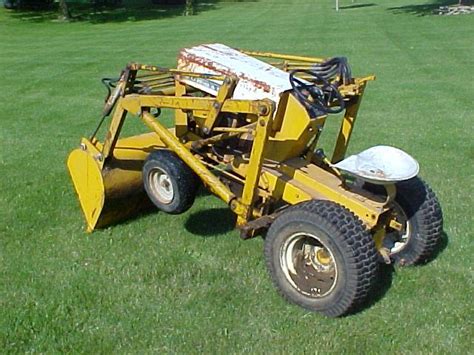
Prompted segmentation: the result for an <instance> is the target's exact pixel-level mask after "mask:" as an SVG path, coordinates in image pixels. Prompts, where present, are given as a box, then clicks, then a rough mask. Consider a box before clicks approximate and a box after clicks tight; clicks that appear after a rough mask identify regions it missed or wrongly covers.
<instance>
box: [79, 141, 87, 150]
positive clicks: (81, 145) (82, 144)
mask: <svg viewBox="0 0 474 355" xmlns="http://www.w3.org/2000/svg"><path fill="white" fill-rule="evenodd" d="M79 147H80V148H81V150H87V145H86V144H85V143H81V144H80V145H79Z"/></svg>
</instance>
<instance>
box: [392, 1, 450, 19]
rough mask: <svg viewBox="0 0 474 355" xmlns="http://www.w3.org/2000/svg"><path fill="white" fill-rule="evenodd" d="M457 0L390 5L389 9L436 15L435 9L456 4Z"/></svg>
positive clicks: (395, 11)
mask: <svg viewBox="0 0 474 355" xmlns="http://www.w3.org/2000/svg"><path fill="white" fill-rule="evenodd" d="M457 3H458V2H457V1H456V0H434V1H432V2H430V3H428V4H419V5H405V6H397V7H389V8H388V9H387V10H388V11H391V12H393V13H394V14H412V15H416V16H426V15H434V14H435V12H436V11H435V10H437V9H439V7H440V6H450V5H456V4H457Z"/></svg>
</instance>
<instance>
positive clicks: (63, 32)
mask: <svg viewBox="0 0 474 355" xmlns="http://www.w3.org/2000/svg"><path fill="white" fill-rule="evenodd" d="M370 3H371V4H373V6H372V5H371V6H366V7H352V8H351V7H347V8H345V9H343V10H342V11H340V12H339V13H336V12H335V11H334V10H333V6H334V4H333V1H326V0H325V1H301V0H290V1H259V2H238V3H213V5H212V6H209V7H204V6H202V7H201V11H200V13H199V15H198V16H193V17H186V18H183V17H176V16H173V15H171V16H162V17H161V18H159V19H152V16H144V17H140V16H135V17H133V16H132V17H124V16H122V17H119V18H120V20H118V21H109V22H104V23H101V24H95V23H91V22H90V21H78V22H74V23H70V24H65V23H56V22H51V21H50V20H47V21H43V20H38V19H34V18H33V19H32V18H31V16H30V17H28V16H17V15H11V14H10V13H9V12H7V11H5V10H3V9H2V10H0V43H1V46H0V68H1V69H0V73H1V74H2V75H1V80H0V124H1V126H0V172H1V179H0V349H1V350H0V351H1V352H48V353H52V352H59V351H61V352H90V353H96V352H103V353H112V352H134V353H142V352H176V353H189V352H191V353H193V352H212V353H226V352H238V353H243V352H252V353H254V352H257V353H262V352H272V353H273V352H276V353H285V352H294V353H302V352H307V353H316V352H321V353H323V352H328V351H329V352H336V353H341V352H343V353H386V352H389V353H406V352H427V353H438V352H441V353H448V352H449V353H458V354H463V353H468V352H470V351H472V334H473V311H472V310H473V308H474V307H473V301H472V293H473V291H474V288H473V268H472V255H473V233H472V230H473V227H474V224H473V219H472V210H473V199H472V190H473V188H474V186H473V163H474V148H473V137H474V132H473V113H472V112H473V106H472V94H473V89H474V87H473V82H472V70H473V68H474V46H473V39H474V38H473V32H472V28H473V25H474V16H472V15H471V16H469V15H464V16H449V17H443V16H430V15H427V16H418V15H420V14H423V11H422V9H423V8H426V6H425V5H424V3H423V2H422V1H421V0H412V1H408V0H389V1H381V0H375V1H371V2H370ZM344 4H345V5H349V6H350V5H351V4H352V3H350V2H349V1H348V0H345V1H344V2H343V5H344ZM417 6H418V7H417ZM392 8H398V9H392ZM418 10H419V11H418ZM205 42H223V43H226V44H228V45H231V46H235V47H240V48H249V49H255V50H271V51H276V52H288V53H299V54H303V55H322V56H332V55H345V56H347V57H349V58H350V63H351V65H352V68H353V72H354V73H356V74H358V75H365V74H371V73H375V74H376V75H377V81H375V82H373V83H370V85H369V87H368V89H367V93H366V97H365V100H364V102H363V104H362V108H361V113H360V118H359V120H358V126H357V127H356V131H355V133H354V135H353V141H352V145H351V152H357V151H360V150H362V149H364V148H367V147H369V146H372V145H376V144H380V143H384V144H390V145H394V146H398V147H402V148H403V149H405V150H406V151H408V152H410V153H411V154H412V155H413V156H415V157H416V158H417V159H418V161H419V162H420V164H421V174H422V176H423V177H424V178H425V179H426V180H428V181H429V182H430V184H431V185H432V186H433V188H434V190H435V191H436V192H437V194H438V196H439V199H440V202H441V204H442V207H443V211H444V216H445V233H446V238H445V240H446V241H447V243H445V244H446V245H445V248H444V249H443V250H441V252H440V254H439V255H438V257H437V258H436V259H435V260H434V261H432V262H431V263H429V264H427V265H425V266H422V267H415V268H396V269H395V271H394V272H393V273H387V280H385V284H384V285H383V286H382V289H381V291H380V295H379V296H377V297H376V298H375V299H374V302H373V304H372V305H371V306H370V307H368V308H366V309H365V310H363V311H362V312H360V313H357V314H355V315H352V316H349V317H345V318H341V319H327V318H324V317H322V316H319V315H317V314H312V313H307V312H305V311H303V310H302V309H300V308H298V307H296V306H293V305H290V304H288V303H286V302H285V301H284V300H283V299H281V298H280V297H279V296H278V295H277V293H276V292H275V289H274V288H273V286H272V285H271V282H270V280H269V277H268V275H267V272H266V270H265V265H264V262H263V257H262V244H263V242H262V240H261V239H260V238H257V239H254V240H250V241H241V240H240V239H239V236H238V232H237V231H235V230H233V229H232V223H231V216H230V215H229V212H228V210H227V209H226V207H225V206H224V204H223V203H221V202H220V201H218V200H217V198H215V197H212V196H209V195H203V196H200V197H199V198H198V200H197V201H196V204H195V205H194V206H193V208H192V209H191V210H190V211H188V212H187V213H185V214H183V215H180V216H169V215H165V214H162V213H157V214H150V215H146V216H143V217H141V218H138V219H134V220H131V221H128V222H126V223H123V224H120V225H117V226H114V227H111V228H108V229H105V230H100V231H97V232H94V233H93V234H91V235H88V234H86V233H85V231H84V223H83V220H82V215H81V212H80V210H79V205H78V202H77V200H76V197H75V194H74V191H73V188H72V185H71V183H70V180H69V176H68V174H67V171H66V167H65V160H66V157H67V154H68V152H69V151H70V150H71V149H72V148H74V147H76V146H77V144H78V142H79V138H80V137H81V136H82V135H86V134H89V133H90V132H91V130H92V129H93V128H94V125H95V124H96V122H97V119H98V117H99V114H100V110H101V106H102V103H103V96H104V89H103V88H102V86H101V85H100V83H99V79H100V78H101V77H103V76H115V75H118V73H119V72H120V70H121V69H122V68H123V67H124V65H125V64H126V63H127V62H128V61H132V60H133V61H139V62H145V63H152V64H158V65H173V64H174V61H175V56H176V54H177V51H178V50H179V49H180V48H182V47H184V46H189V45H194V44H199V43H205ZM334 122H335V121H334ZM333 130H334V128H331V127H328V132H325V133H327V134H328V135H330V133H331V131H333ZM327 141H329V140H327Z"/></svg>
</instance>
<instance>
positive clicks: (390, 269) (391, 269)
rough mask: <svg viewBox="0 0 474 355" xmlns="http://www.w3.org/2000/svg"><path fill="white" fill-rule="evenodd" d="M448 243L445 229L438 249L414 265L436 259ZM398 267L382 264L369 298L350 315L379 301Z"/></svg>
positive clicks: (421, 264)
mask: <svg viewBox="0 0 474 355" xmlns="http://www.w3.org/2000/svg"><path fill="white" fill-rule="evenodd" d="M448 243H449V238H448V235H447V234H446V233H445V232H444V231H443V232H442V233H441V239H440V241H439V243H438V245H437V246H436V249H435V250H434V252H433V254H432V255H431V256H430V257H429V258H428V259H427V260H425V261H424V262H423V263H420V264H417V265H416V266H414V267H420V266H421V267H422V266H423V265H426V264H428V263H430V262H431V261H433V260H434V259H436V258H437V257H438V256H439V255H440V254H441V253H442V252H443V250H445V249H446V247H447V246H448ZM396 268H397V266H394V264H390V265H387V264H380V265H379V270H378V274H377V280H376V281H375V283H374V285H373V287H372V290H371V291H370V293H369V297H368V299H367V300H366V302H364V303H363V304H361V305H360V307H358V308H356V309H354V310H353V311H352V312H350V313H349V314H348V315H353V314H356V313H359V312H361V311H363V310H365V309H368V308H370V307H371V306H373V305H374V304H376V303H377V302H379V301H380V300H381V299H382V298H383V297H384V296H385V294H386V293H387V292H388V290H389V289H390V287H391V286H392V281H393V275H394V274H395V273H396Z"/></svg>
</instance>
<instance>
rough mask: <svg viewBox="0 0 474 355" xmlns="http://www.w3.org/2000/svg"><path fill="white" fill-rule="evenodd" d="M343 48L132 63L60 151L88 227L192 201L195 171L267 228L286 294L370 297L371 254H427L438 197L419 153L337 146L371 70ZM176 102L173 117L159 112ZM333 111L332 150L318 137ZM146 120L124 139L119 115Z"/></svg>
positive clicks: (438, 217)
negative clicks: (318, 54)
mask: <svg viewBox="0 0 474 355" xmlns="http://www.w3.org/2000/svg"><path fill="white" fill-rule="evenodd" d="M373 79H374V78H373V77H365V78H358V77H353V76H352V73H351V70H350V67H349V65H348V62H347V60H346V59H345V58H344V57H335V58H329V59H328V58H312V57H302V56H295V55H281V54H274V53H261V52H250V51H242V50H236V49H233V48H230V47H227V46H225V45H222V44H207V45H199V46H195V47H191V48H185V49H183V50H181V52H180V53H179V56H178V63H177V67H176V68H173V69H169V68H161V67H157V66H151V65H142V64H136V63H131V64H129V65H128V66H127V67H126V68H125V69H124V70H123V71H122V73H121V75H120V78H118V79H116V80H111V79H105V80H104V82H105V83H106V84H107V86H108V88H109V95H108V97H107V99H106V103H105V106H104V110H103V117H102V120H101V121H100V124H99V127H100V126H101V124H102V123H103V122H104V121H105V120H106V119H107V117H109V116H110V123H109V125H108V128H107V132H106V135H105V139H104V140H103V141H100V140H99V139H97V137H96V136H97V132H98V131H99V127H98V128H97V129H96V130H95V132H94V133H93V134H92V136H91V137H89V138H83V139H82V140H81V143H80V146H79V148H77V149H75V150H73V151H72V152H71V154H70V156H69V158H68V162H67V164H68V168H69V172H70V174H71V177H72V180H73V183H74V187H75V189H76V192H77V194H78V196H79V201H80V204H81V207H82V210H83V212H84V215H85V219H86V223H87V230H88V231H89V232H92V231H93V230H94V229H96V228H101V227H105V226H108V225H110V224H114V223H117V222H119V221H121V220H123V219H125V218H129V217H130V216H132V215H134V214H137V212H139V211H142V210H143V209H146V208H149V207H150V206H151V205H155V206H156V207H157V208H158V209H159V210H161V211H164V212H166V213H171V214H178V213H182V212H185V211H186V210H188V209H189V208H190V207H191V206H192V204H193V202H194V199H195V196H196V192H197V190H198V188H199V186H200V185H201V184H203V185H204V186H205V187H206V188H207V189H208V190H210V191H211V192H212V193H213V194H215V195H216V196H218V197H220V198H221V199H222V200H223V201H225V203H227V204H228V206H229V208H230V209H231V210H232V211H233V212H234V213H235V215H236V217H237V219H236V226H237V228H239V229H240V233H241V237H242V238H244V239H246V238H251V237H254V236H256V235H263V236H264V238H265V246H264V254H265V258H266V263H267V266H268V269H269V272H270V275H271V278H272V280H273V282H274V284H275V286H276V287H277V289H278V290H279V291H280V293H281V294H282V295H283V296H284V297H285V298H286V299H287V300H289V301H291V302H294V303H296V304H298V305H300V306H302V307H304V308H306V309H308V310H311V311H316V312H320V313H322V314H325V315H327V316H330V317H336V316H341V315H344V314H347V313H348V312H353V311H355V310H357V309H358V308H359V307H360V306H361V305H362V304H363V303H364V302H365V301H366V300H367V298H368V297H369V294H370V291H371V289H372V288H373V286H374V283H375V280H376V274H377V269H378V263H379V262H385V263H392V262H393V263H397V264H401V265H412V264H416V263H420V262H423V261H425V260H427V259H429V258H430V257H431V256H432V255H433V253H434V251H435V248H436V245H437V243H438V241H439V239H440V237H441V232H442V223H443V221H442V213H441V208H440V206H439V203H438V201H437V199H436V196H435V195H434V193H433V192H432V190H431V189H430V187H429V186H428V185H427V184H426V183H425V182H423V180H421V179H420V178H419V177H418V176H417V175H418V170H419V167H418V163H417V162H416V160H414V159H413V158H412V157H411V156H409V155H408V154H407V153H405V152H403V151H402V150H399V149H397V148H394V147H388V146H375V147H372V148H369V149H367V150H365V151H363V152H361V153H359V154H356V155H352V156H350V157H347V158H346V157H345V155H346V150H347V147H348V144H349V139H350V137H351V133H352V131H353V128H354V124H355V120H356V116H357V112H358V109H359V106H360V103H361V100H362V97H363V94H364V89H365V87H366V85H367V82H368V81H370V80H373ZM162 109H173V110H174V125H173V127H172V128H167V127H166V125H165V124H164V122H163V119H162V117H160V113H161V110H162ZM337 113H341V115H342V120H341V125H340V129H339V133H338V136H337V139H336V145H335V149H334V151H333V152H332V154H331V155H330V156H327V155H326V154H325V153H324V151H323V150H322V149H321V148H320V143H319V142H320V140H319V138H320V135H321V133H322V131H323V129H324V125H325V122H326V120H328V119H333V118H332V117H331V116H332V115H334V114H337ZM127 115H129V117H138V118H137V119H141V120H142V121H143V123H144V124H145V125H146V126H147V127H148V128H149V129H150V131H151V132H150V133H146V134H141V135H134V136H130V137H125V138H120V139H119V136H121V135H122V126H123V124H124V121H125V119H126V118H127Z"/></svg>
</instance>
